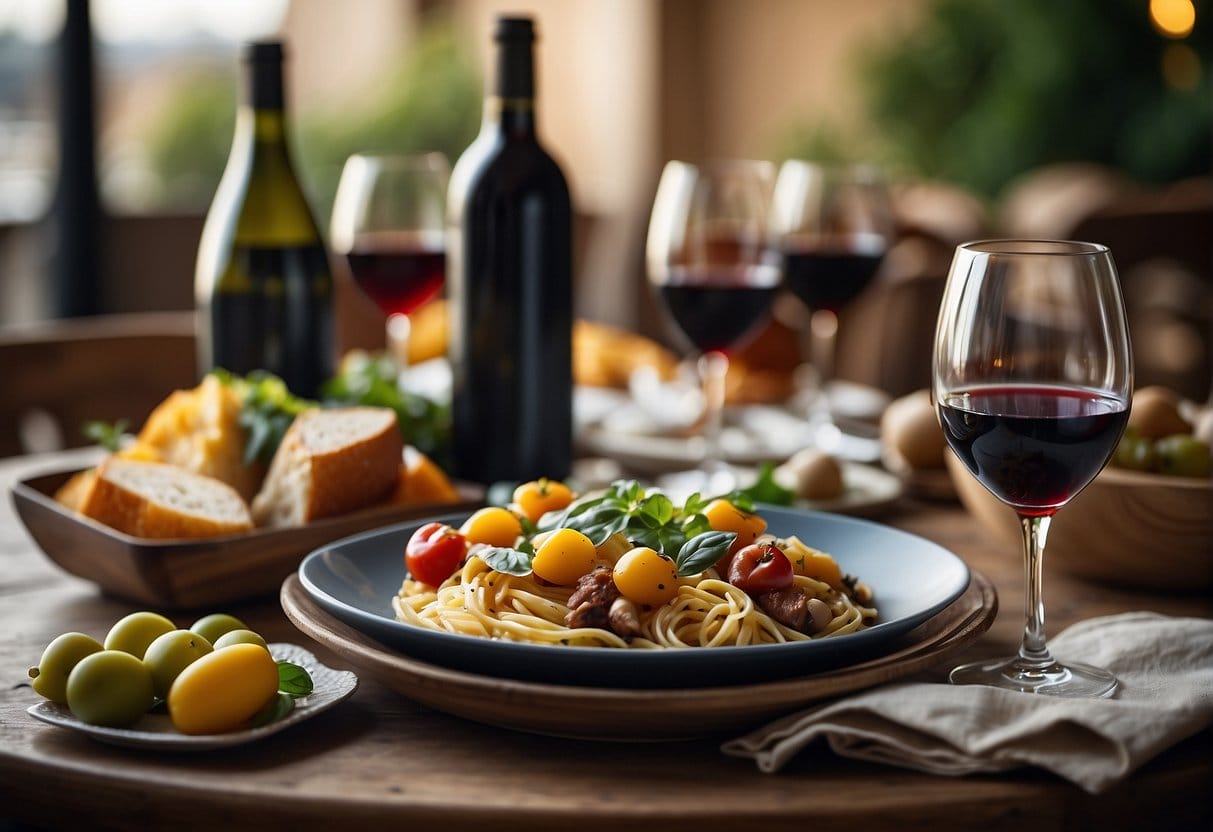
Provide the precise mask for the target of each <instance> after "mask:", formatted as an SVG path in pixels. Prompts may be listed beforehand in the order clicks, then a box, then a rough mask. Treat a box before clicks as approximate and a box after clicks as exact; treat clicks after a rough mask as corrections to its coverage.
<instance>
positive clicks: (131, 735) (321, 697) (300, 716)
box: [26, 642, 358, 751]
mask: <svg viewBox="0 0 1213 832" xmlns="http://www.w3.org/2000/svg"><path fill="white" fill-rule="evenodd" d="M269 647H270V653H272V654H273V656H274V658H275V659H277V660H279V661H288V662H291V663H293V664H297V665H299V666H300V667H302V668H304V669H305V670H307V672H308V674H309V675H311V677H312V684H313V689H312V692H311V693H310V694H309V695H308V696H306V697H304V698H301V699H298V700H296V701H295V707H294V709H292V710H291V712H290V713H289V714H287V715H286V716H284V717H282V718H281V719H279V720H277V721H275V722H271V723H269V724H268V725H262V726H259V727H257V728H249V729H247V730H243V731H231V732H229V733H226V734H207V735H202V736H191V735H187V734H182V733H180V732H178V731H177V730H176V729H174V728H173V725H172V722H171V721H170V720H169V717H168V715H167V714H147V715H146V716H144V717H143V718H141V719H140V720H139V721H138V722H136V723H135V724H134V725H133V726H131V727H130V728H105V727H102V726H98V725H89V724H87V723H85V722H81V721H80V720H79V719H77V718H76V717H74V716H73V715H72V713H71V711H69V710H68V709H67V706H65V705H57V704H55V703H54V702H50V701H46V700H44V701H42V702H39V703H38V704H36V705H31V706H30V707H29V708H28V709H27V710H26V712H27V713H28V714H29V715H30V716H32V717H34V718H35V719H39V720H41V721H43V722H46V723H49V724H51V725H57V726H59V727H60V728H67V729H69V730H72V731H79V732H80V733H82V734H87V735H88V736H90V737H92V738H93V739H95V740H98V741H100V742H104V743H109V744H110V745H120V746H124V747H127V748H144V749H150V750H153V751H209V750H211V749H215V748H228V747H231V746H233V745H243V744H245V743H249V742H255V741H256V740H260V739H264V738H265V737H269V736H272V735H274V734H277V733H278V732H279V731H283V730H285V729H287V728H290V727H291V726H292V725H297V724H298V723H300V722H303V721H304V720H307V719H311V718H312V717H314V716H316V715H317V714H320V713H322V712H324V711H327V710H328V709H329V708H331V707H333V706H334V705H336V704H337V703H338V702H341V701H342V700H343V699H346V698H348V697H349V696H350V695H352V694H353V693H354V691H355V690H356V689H357V688H358V677H357V676H356V675H354V674H353V673H352V672H350V671H348V670H334V669H333V668H331V667H325V666H324V665H322V664H321V663H320V662H319V661H317V660H316V657H315V656H313V655H312V654H311V653H309V652H308V651H307V650H305V649H304V648H302V647H300V646H299V645H297V644H284V643H279V642H275V643H273V644H271V645H270V646H269Z"/></svg>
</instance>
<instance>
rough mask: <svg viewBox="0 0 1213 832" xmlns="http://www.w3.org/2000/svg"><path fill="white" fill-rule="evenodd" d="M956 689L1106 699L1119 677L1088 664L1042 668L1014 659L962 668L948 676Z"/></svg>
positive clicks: (1112, 692)
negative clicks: (982, 688) (988, 688)
mask: <svg viewBox="0 0 1213 832" xmlns="http://www.w3.org/2000/svg"><path fill="white" fill-rule="evenodd" d="M948 681H949V682H951V683H952V684H954V685H989V686H991V687H996V688H1003V689H1004V690H1017V691H1021V692H1023V693H1040V694H1044V695H1046V696H1070V697H1075V698H1078V697H1095V698H1106V697H1110V696H1112V695H1113V694H1115V693H1116V688H1117V686H1118V683H1117V681H1116V677H1115V676H1113V675H1112V674H1111V673H1109V672H1108V671H1106V670H1103V669H1101V668H1098V667H1091V666H1090V665H1085V664H1065V665H1063V664H1060V663H1058V662H1052V663H1050V664H1047V665H1045V666H1044V667H1039V666H1037V665H1035V664H1033V663H1030V662H1027V661H1024V660H1023V659H1021V658H1019V657H1018V656H1015V657H1013V658H1010V659H1003V660H1001V661H997V660H996V661H982V662H973V663H972V664H962V665H960V666H959V667H957V668H956V669H954V670H953V671H952V672H951V673H950V674H949V675H948Z"/></svg>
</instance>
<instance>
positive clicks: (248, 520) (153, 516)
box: [79, 457, 253, 539]
mask: <svg viewBox="0 0 1213 832" xmlns="http://www.w3.org/2000/svg"><path fill="white" fill-rule="evenodd" d="M79 508H80V513H81V514H84V515H86V516H88V517H91V518H93V519H94V520H97V521H98V522H101V523H104V524H106V525H107V526H111V527H113V528H115V529H117V530H118V531H120V532H125V533H126V534H129V535H133V536H135V537H147V538H157V539H166V538H198V537H217V536H219V535H226V534H238V533H240V532H246V531H249V530H250V529H252V528H253V518H252V516H251V515H250V514H249V510H248V505H247V504H246V503H245V502H244V500H243V499H241V497H240V495H239V494H238V493H237V492H236V490H235V489H234V488H232V487H231V486H229V485H227V484H226V483H223V482H220V481H219V480H217V479H215V478H214V477H207V476H203V475H202V474H195V473H193V472H192V471H187V470H185V469H184V468H178V467H176V466H173V465H165V464H162V463H159V462H143V461H139V460H131V459H122V458H119V457H110V458H109V459H107V460H106V461H105V462H103V463H102V464H101V465H100V466H99V467H98V468H97V476H96V479H95V481H94V482H93V484H92V487H91V488H90V489H88V491H87V493H86V494H84V495H83V499H82V502H81V504H80V507H79Z"/></svg>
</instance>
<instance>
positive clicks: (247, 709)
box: [168, 644, 278, 734]
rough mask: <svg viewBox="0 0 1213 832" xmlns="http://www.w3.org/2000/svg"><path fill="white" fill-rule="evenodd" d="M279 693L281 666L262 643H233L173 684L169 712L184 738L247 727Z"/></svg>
mask: <svg viewBox="0 0 1213 832" xmlns="http://www.w3.org/2000/svg"><path fill="white" fill-rule="evenodd" d="M277 693H278V665H277V664H276V663H275V662H274V659H273V657H271V656H270V653H269V651H268V650H266V649H265V648H264V647H261V646H260V645H257V644H233V645H231V646H229V647H225V648H223V649H222V650H216V651H214V652H213V653H208V654H207V655H205V656H203V657H202V658H200V659H198V660H197V661H195V662H194V663H193V664H191V665H190V666H189V667H187V668H186V669H185V670H183V671H181V675H179V676H178V677H177V680H176V681H175V682H173V686H172V687H171V688H169V692H168V713H169V717H170V718H171V719H172V721H173V727H174V728H176V729H177V730H178V731H180V732H181V733H183V734H223V733H226V732H228V731H234V730H236V729H237V728H240V727H241V726H243V725H244V724H245V723H246V722H248V720H249V719H251V718H252V717H253V715H254V714H256V713H257V711H259V710H261V708H262V707H263V706H264V705H265V704H266V703H267V702H269V701H270V699H272V698H273V697H274V696H275V695H276V694H277Z"/></svg>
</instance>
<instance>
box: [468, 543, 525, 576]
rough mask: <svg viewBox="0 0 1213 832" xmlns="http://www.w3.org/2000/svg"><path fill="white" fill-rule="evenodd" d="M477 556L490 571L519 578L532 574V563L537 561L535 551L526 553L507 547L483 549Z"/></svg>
mask: <svg viewBox="0 0 1213 832" xmlns="http://www.w3.org/2000/svg"><path fill="white" fill-rule="evenodd" d="M476 554H477V556H478V557H479V558H480V559H481V560H483V561H484V562H485V563H487V564H488V565H489V568H490V569H494V570H496V571H498V572H503V573H505V574H506V575H515V576H517V577H519V578H522V577H525V576H527V575H529V574H531V561H533V560H534V559H535V552H534V551H533V550H532V551H530V552H525V551H522V550H521V549H511V548H509V547H507V546H493V547H491V548H489V549H483V550H481V551H480V552H477V553H476Z"/></svg>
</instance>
